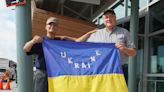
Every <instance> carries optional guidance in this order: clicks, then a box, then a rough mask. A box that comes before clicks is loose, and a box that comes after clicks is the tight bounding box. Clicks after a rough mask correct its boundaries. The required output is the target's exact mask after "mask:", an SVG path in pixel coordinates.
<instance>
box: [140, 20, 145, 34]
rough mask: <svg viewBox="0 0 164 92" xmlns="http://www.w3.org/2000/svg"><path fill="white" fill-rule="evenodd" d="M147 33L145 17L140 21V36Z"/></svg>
mask: <svg viewBox="0 0 164 92" xmlns="http://www.w3.org/2000/svg"><path fill="white" fill-rule="evenodd" d="M144 32H145V17H142V18H140V19H139V34H144Z"/></svg>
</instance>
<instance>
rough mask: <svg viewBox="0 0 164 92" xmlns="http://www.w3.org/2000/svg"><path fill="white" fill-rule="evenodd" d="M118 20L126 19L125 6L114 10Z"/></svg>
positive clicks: (119, 6)
mask: <svg viewBox="0 0 164 92" xmlns="http://www.w3.org/2000/svg"><path fill="white" fill-rule="evenodd" d="M114 11H115V13H116V16H117V19H120V18H123V17H125V11H124V5H123V4H120V5H118V6H117V7H116V8H115V9H114Z"/></svg>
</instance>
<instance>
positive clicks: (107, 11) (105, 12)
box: [103, 9, 116, 15]
mask: <svg viewBox="0 0 164 92" xmlns="http://www.w3.org/2000/svg"><path fill="white" fill-rule="evenodd" d="M107 13H111V14H113V15H116V14H115V12H114V10H112V9H108V10H106V11H104V13H103V15H105V14H107Z"/></svg>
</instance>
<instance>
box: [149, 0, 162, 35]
mask: <svg viewBox="0 0 164 92" xmlns="http://www.w3.org/2000/svg"><path fill="white" fill-rule="evenodd" d="M163 4H164V0H160V2H158V3H157V4H155V5H153V6H151V7H150V30H151V32H154V31H158V30H160V29H164V12H163V10H164V5H163Z"/></svg>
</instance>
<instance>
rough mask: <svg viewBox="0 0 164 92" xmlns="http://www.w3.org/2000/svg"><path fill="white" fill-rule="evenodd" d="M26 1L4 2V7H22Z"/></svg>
mask: <svg viewBox="0 0 164 92" xmlns="http://www.w3.org/2000/svg"><path fill="white" fill-rule="evenodd" d="M25 3H26V0H6V6H7V7H9V6H18V5H22V4H25Z"/></svg>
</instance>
